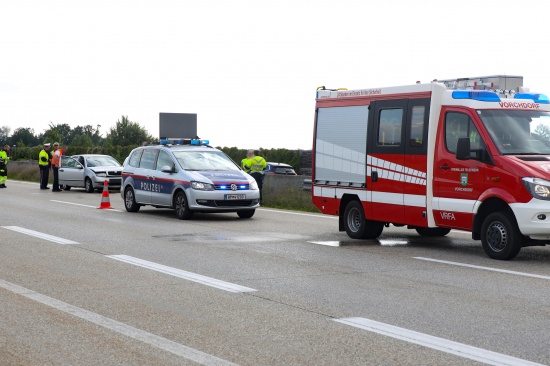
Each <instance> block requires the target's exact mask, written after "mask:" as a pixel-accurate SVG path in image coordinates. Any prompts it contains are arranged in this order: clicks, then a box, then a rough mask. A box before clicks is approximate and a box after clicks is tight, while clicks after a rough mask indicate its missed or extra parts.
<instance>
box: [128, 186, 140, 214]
mask: <svg viewBox="0 0 550 366" xmlns="http://www.w3.org/2000/svg"><path fill="white" fill-rule="evenodd" d="M124 207H125V208H126V211H128V212H138V211H139V208H140V205H138V204H137V203H136V196H135V195H134V190H133V189H132V188H131V187H128V188H126V190H125V191H124Z"/></svg>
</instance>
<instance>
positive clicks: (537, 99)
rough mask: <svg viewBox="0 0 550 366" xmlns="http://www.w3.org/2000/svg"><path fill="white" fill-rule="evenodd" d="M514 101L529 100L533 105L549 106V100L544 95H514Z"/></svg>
mask: <svg viewBox="0 0 550 366" xmlns="http://www.w3.org/2000/svg"><path fill="white" fill-rule="evenodd" d="M514 99H531V100H532V101H533V102H535V103H539V104H550V100H549V99H548V96H546V95H545V94H530V93H518V94H516V95H514Z"/></svg>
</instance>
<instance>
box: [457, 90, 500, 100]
mask: <svg viewBox="0 0 550 366" xmlns="http://www.w3.org/2000/svg"><path fill="white" fill-rule="evenodd" d="M453 99H472V100H479V101H481V102H500V97H499V96H498V94H497V93H495V92H491V91H469V90H455V91H453Z"/></svg>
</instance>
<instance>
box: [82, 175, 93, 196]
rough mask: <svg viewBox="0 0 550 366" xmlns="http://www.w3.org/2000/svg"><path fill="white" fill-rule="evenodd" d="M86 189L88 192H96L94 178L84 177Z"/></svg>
mask: <svg viewBox="0 0 550 366" xmlns="http://www.w3.org/2000/svg"><path fill="white" fill-rule="evenodd" d="M84 189H85V190H86V192H88V193H94V185H93V184H92V180H91V179H90V178H88V177H86V179H84Z"/></svg>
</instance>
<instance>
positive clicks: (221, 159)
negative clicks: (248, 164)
mask: <svg viewBox="0 0 550 366" xmlns="http://www.w3.org/2000/svg"><path fill="white" fill-rule="evenodd" d="M173 154H174V156H175V157H176V159H177V161H178V163H179V165H180V166H181V167H182V168H183V169H185V170H240V169H239V167H238V166H237V165H235V163H234V162H233V161H232V160H231V159H229V157H228V156H227V155H225V154H224V153H223V152H221V151H173Z"/></svg>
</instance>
